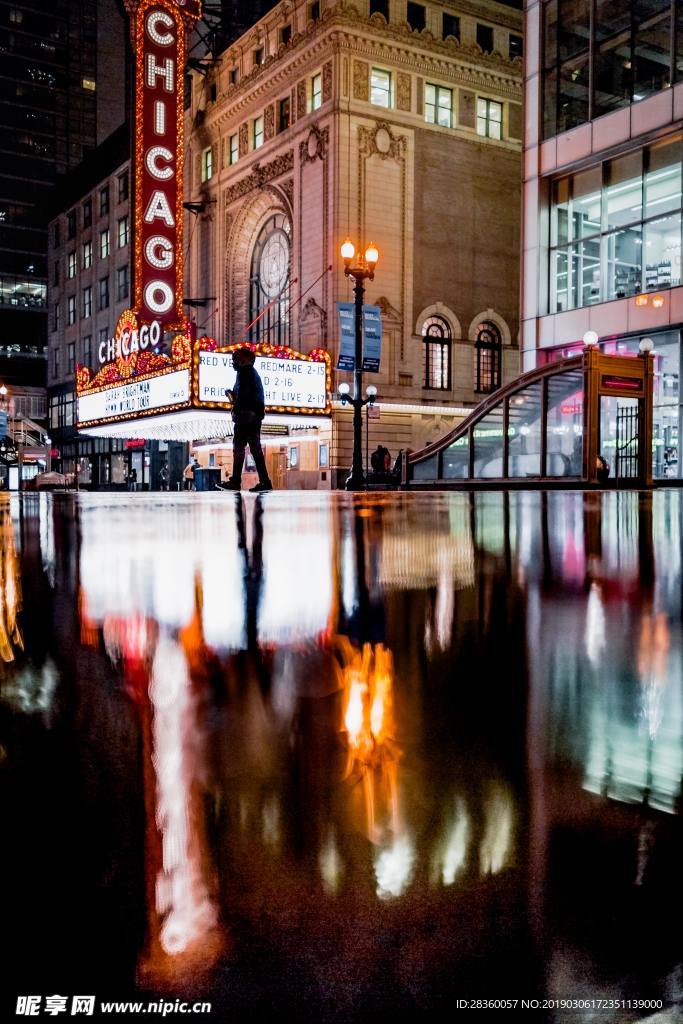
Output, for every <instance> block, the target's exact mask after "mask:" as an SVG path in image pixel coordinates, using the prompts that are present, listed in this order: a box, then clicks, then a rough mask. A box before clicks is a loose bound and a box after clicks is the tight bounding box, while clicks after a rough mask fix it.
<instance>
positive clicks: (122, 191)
mask: <svg viewBox="0 0 683 1024" xmlns="http://www.w3.org/2000/svg"><path fill="white" fill-rule="evenodd" d="M117 181H118V184H119V202H120V203H125V201H126V199H127V198H128V189H129V180H128V171H124V172H123V174H119V176H118V179H117Z"/></svg>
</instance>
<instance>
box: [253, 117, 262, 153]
mask: <svg viewBox="0 0 683 1024" xmlns="http://www.w3.org/2000/svg"><path fill="white" fill-rule="evenodd" d="M262 145H263V114H261V116H260V117H257V118H255V119H254V149H258V148H259V147H260V146H262Z"/></svg>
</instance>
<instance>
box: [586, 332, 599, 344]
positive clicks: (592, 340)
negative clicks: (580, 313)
mask: <svg viewBox="0 0 683 1024" xmlns="http://www.w3.org/2000/svg"><path fill="white" fill-rule="evenodd" d="M598 340H599V339H598V332H597V331H586V333H585V334H584V336H583V343H584V345H586V346H587V347H588V348H593V347H594V346H595V345H597V343H598Z"/></svg>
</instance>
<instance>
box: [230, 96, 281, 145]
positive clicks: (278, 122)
mask: <svg viewBox="0 0 683 1024" xmlns="http://www.w3.org/2000/svg"><path fill="white" fill-rule="evenodd" d="M291 123H292V110H291V105H290V99H289V96H285V98H284V99H282V100H280V102H279V103H278V118H277V130H278V131H279V132H284V131H285V130H286V129H287V128H289V126H290V124H291ZM236 137H237V136H235V138H236Z"/></svg>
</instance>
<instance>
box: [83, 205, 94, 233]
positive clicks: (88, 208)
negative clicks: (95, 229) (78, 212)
mask: <svg viewBox="0 0 683 1024" xmlns="http://www.w3.org/2000/svg"><path fill="white" fill-rule="evenodd" d="M91 224H92V200H90V199H86V201H85V202H84V203H83V227H84V228H89V227H90V225H91Z"/></svg>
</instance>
